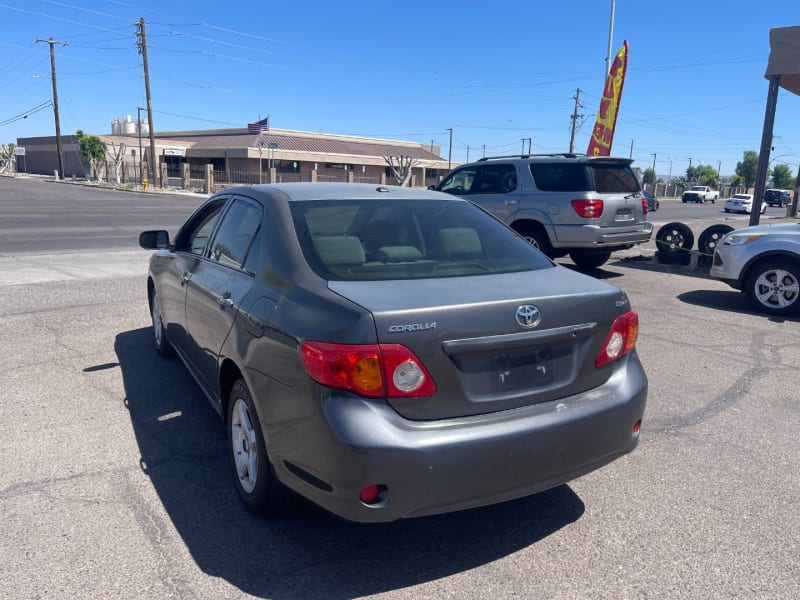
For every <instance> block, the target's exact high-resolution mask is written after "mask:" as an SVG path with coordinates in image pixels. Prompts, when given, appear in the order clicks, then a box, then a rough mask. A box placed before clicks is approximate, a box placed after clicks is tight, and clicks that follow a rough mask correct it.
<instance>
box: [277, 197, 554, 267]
mask: <svg viewBox="0 0 800 600" xmlns="http://www.w3.org/2000/svg"><path fill="white" fill-rule="evenodd" d="M290 207H291V211H292V218H293V220H294V226H295V229H296V231H297V237H298V239H299V240H300V246H301V248H302V251H303V255H304V256H305V259H306V261H307V262H308V264H309V266H310V267H311V268H312V269H313V270H314V271H315V272H316V273H317V274H318V275H320V276H321V277H323V278H325V279H328V280H340V281H341V280H347V281H370V280H387V279H427V278H441V277H460V276H467V275H486V274H494V273H516V272H522V271H532V270H538V269H546V268H552V267H553V263H552V262H551V261H550V260H549V259H547V258H546V257H545V256H544V255H543V254H541V253H540V252H539V251H538V250H536V249H535V248H533V246H531V245H530V244H529V243H528V242H526V241H525V240H523V239H522V238H521V237H519V236H518V235H516V234H515V233H514V232H513V231H511V230H510V229H508V228H507V227H506V226H505V225H503V224H502V223H500V222H499V221H497V220H496V219H494V217H491V216H490V215H488V214H487V213H485V212H484V211H483V210H481V209H480V208H478V207H476V206H475V205H473V204H472V203H470V202H462V201H457V200H342V201H335V202H332V201H329V200H324V201H300V202H292V203H290Z"/></svg>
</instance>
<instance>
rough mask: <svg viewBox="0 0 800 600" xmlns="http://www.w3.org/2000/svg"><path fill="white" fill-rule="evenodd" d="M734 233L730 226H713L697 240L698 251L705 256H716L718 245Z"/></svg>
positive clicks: (704, 231)
mask: <svg viewBox="0 0 800 600" xmlns="http://www.w3.org/2000/svg"><path fill="white" fill-rule="evenodd" d="M731 231H733V227H731V226H730V225H721V224H720V225H712V226H711V227H707V228H706V229H704V230H703V232H702V233H701V234H700V237H698V238H697V249H698V250H700V252H702V253H703V254H714V249H715V248H716V247H717V244H718V243H719V241H720V240H721V239H722V237H723V236H724V235H725V234H726V233H729V232H731Z"/></svg>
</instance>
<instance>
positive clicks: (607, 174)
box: [592, 164, 639, 194]
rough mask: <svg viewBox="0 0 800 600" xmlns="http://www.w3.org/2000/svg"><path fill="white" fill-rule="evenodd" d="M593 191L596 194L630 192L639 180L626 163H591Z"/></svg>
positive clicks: (637, 187) (637, 188)
mask: <svg viewBox="0 0 800 600" xmlns="http://www.w3.org/2000/svg"><path fill="white" fill-rule="evenodd" d="M592 171H593V172H594V185H595V191H596V192H597V193H598V194H632V193H633V192H638V191H639V182H638V181H637V180H636V176H635V175H634V174H633V171H632V170H631V169H630V167H628V166H627V165H603V164H593V165H592Z"/></svg>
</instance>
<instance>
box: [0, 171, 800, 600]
mask: <svg viewBox="0 0 800 600" xmlns="http://www.w3.org/2000/svg"><path fill="white" fill-rule="evenodd" d="M33 183H36V185H37V186H38V187H36V188H34V189H36V190H38V189H44V190H46V192H47V193H46V195H45V196H40V194H39V193H38V192H37V193H34V192H29V191H27V190H29V189H30V186H31V185H32V184H33ZM76 189H77V190H78V192H77V196H76V199H77V198H82V199H83V203H80V202H73V201H69V202H68V201H66V200H65V201H64V206H69V207H70V209H69V210H70V213H69V215H66V214H63V215H61V218H58V217H59V206H60V205H59V203H58V202H56V201H55V199H57V198H60V194H61V193H62V192H63V193H65V194H66V193H69V194H73V193H76ZM115 194H116V195H119V194H121V193H120V192H108V191H101V190H93V189H87V188H76V187H72V186H56V185H53V184H45V183H41V182H21V181H12V180H8V179H6V178H0V204H2V208H3V214H4V219H3V221H0V277H1V278H0V299H2V303H0V341H2V343H3V347H4V348H6V349H7V350H6V352H5V353H4V354H3V356H2V358H0V368H1V369H2V381H3V384H2V386H0V452H2V455H3V462H2V469H0V529H1V530H2V531H3V532H4V536H3V538H4V544H3V545H2V547H0V572H2V574H3V586H2V592H0V597H9V598H29V597H48V598H50V597H52V598H61V597H64V598H67V597H69V598H76V597H77V598H95V597H166V596H169V595H172V596H175V597H180V598H186V597H202V598H207V597H213V598H236V597H242V596H248V595H252V596H256V597H270V598H299V597H303V598H314V597H319V598H323V597H324V598H331V597H333V598H337V597H338V598H343V597H359V596H377V597H387V598H420V597H431V598H433V597H437V598H438V597H459V598H476V597H485V596H490V597H511V596H515V595H516V596H517V597H547V598H585V597H606V598H626V597H627V598H637V597H643V596H647V597H655V598H659V597H663V598H667V597H668V598H674V597H687V598H689V597H691V598H696V597H719V598H728V597H736V596H738V597H771V598H792V597H797V595H798V593H800V569H798V566H797V560H796V556H797V554H798V550H800V549H798V541H797V540H798V539H800V518H798V515H797V511H796V498H797V497H798V493H800V478H799V477H798V471H797V466H796V462H797V456H798V450H800V448H799V447H800V442H798V441H797V440H798V435H797V432H798V430H799V429H800V410H798V403H797V395H796V392H795V389H794V388H795V387H796V385H795V381H796V372H797V371H796V369H797V362H798V359H797V355H798V352H797V341H796V340H797V335H798V333H800V323H798V321H796V320H778V319H774V318H770V317H767V316H764V315H760V314H756V313H754V312H752V311H751V310H750V309H749V307H748V305H747V303H746V300H745V299H744V298H743V297H742V295H741V294H740V293H739V292H736V291H735V290H732V289H730V288H728V287H727V286H726V285H725V284H723V283H721V282H718V281H714V280H711V279H708V278H706V277H704V276H702V275H701V273H699V272H696V271H690V270H688V269H684V268H680V267H666V266H659V265H655V264H654V263H653V262H652V261H649V260H637V258H636V255H635V254H631V255H630V256H629V257H628V258H625V259H622V260H614V259H612V260H611V261H610V262H609V263H608V264H607V265H605V266H604V267H603V268H602V269H599V270H597V271H596V272H595V275H597V276H598V277H603V278H606V279H608V280H609V281H611V282H613V283H615V284H617V285H620V286H622V287H624V288H625V289H626V290H627V291H628V293H629V295H630V297H631V302H632V305H633V308H634V309H635V310H637V311H638V312H639V315H640V319H641V331H640V337H639V342H638V346H637V347H638V352H639V354H640V356H641V359H642V362H643V364H644V366H645V369H646V371H647V374H648V377H649V379H650V391H649V398H648V406H647V410H646V413H645V420H644V425H643V429H642V438H641V442H640V445H639V447H638V448H637V449H636V450H635V451H634V452H633V453H632V454H631V455H629V456H626V457H624V458H622V459H620V460H619V461H616V462H615V463H612V464H611V465H609V466H607V467H605V468H603V469H601V470H599V471H597V472H595V473H592V474H590V475H588V476H586V477H583V478H581V479H578V480H576V481H573V482H571V483H570V484H568V485H565V486H561V487H559V488H556V489H555V490H551V491H549V492H546V493H544V494H541V495H539V496H534V497H531V498H527V499H523V500H518V501H515V502H511V503H507V504H502V505H497V506H493V507H489V508H483V509H477V510H472V511H466V512H462V513H456V514H452V515H446V516H441V517H428V518H423V519H418V520H411V521H401V522H398V523H392V524H388V525H369V526H364V525H352V524H348V523H344V522H342V521H339V520H336V519H334V518H332V517H330V516H328V515H326V514H324V513H322V512H320V511H319V510H317V509H314V508H311V507H309V506H305V505H301V506H300V507H298V508H297V509H296V510H294V511H293V512H292V513H291V514H290V515H288V516H287V517H285V518H282V519H279V520H276V521H268V520H263V519H258V518H254V517H252V516H250V515H249V514H247V513H246V512H245V511H244V510H243V509H242V507H241V505H240V503H239V501H238V499H237V497H236V492H235V490H234V489H233V486H232V485H231V484H230V481H229V480H228V478H229V477H230V474H229V468H228V466H227V464H226V462H225V461H226V455H225V438H224V429H223V427H222V425H221V423H220V421H219V419H218V417H217V416H216V414H215V413H214V411H213V409H211V407H210V406H209V405H208V403H207V402H206V401H205V399H204V398H203V397H202V395H201V393H200V392H199V390H198V388H197V387H196V386H195V384H194V383H193V381H192V380H191V379H190V378H189V376H188V375H187V374H186V371H185V370H184V369H182V368H180V365H179V364H177V363H175V362H170V361H165V360H164V359H162V358H160V357H158V356H157V355H156V353H155V352H154V351H153V350H152V347H151V338H150V335H151V332H150V329H149V317H148V314H147V306H146V298H145V296H144V288H143V277H144V275H145V272H146V259H147V256H148V253H146V252H143V251H139V250H136V248H135V235H134V233H135V232H136V228H137V227H138V228H140V229H145V228H154V227H157V226H159V225H161V223H159V219H158V214H160V212H159V211H161V210H167V211H168V213H169V214H168V215H167V217H166V218H165V219H164V223H163V224H164V225H165V226H166V227H167V229H170V228H171V227H173V225H174V224H176V223H178V222H181V221H182V220H183V218H185V216H186V215H187V214H188V212H190V211H191V209H192V208H193V206H194V205H196V204H197V203H198V202H199V199H197V198H188V199H187V198H181V197H175V198H173V197H169V196H156V195H146V196H145V195H141V194H124V201H123V202H120V204H114V203H115V202H118V201H117V196H116V195H115ZM109 195H111V196H110V197H109ZM23 196H24V198H25V201H24V203H23V202H21V201H19V198H22V197H23ZM45 204H46V206H45ZM666 204H667V202H662V209H661V210H660V211H659V212H658V213H657V214H656V215H655V216H656V217H658V219H659V220H664V222H666V221H667V220H669V221H671V220H678V221H680V220H684V219H683V218H674V219H673V218H672V216H673V215H671V214H670V213H668V212H666V211H669V210H670V207H669V206H667V208H666V209H665V205H666ZM104 206H105V207H111V206H118V211H114V210H111V209H110V208H108V213H107V214H106V215H105V216H103V217H102V219H100V218H98V217H97V215H96V214H94V212H93V211H95V210H96V209H98V207H99V208H102V207H104ZM81 207H83V209H82V208H81ZM711 208H712V205H697V206H695V205H692V206H690V207H689V208H688V210H689V211H691V210H692V209H696V210H697V211H699V210H706V209H708V210H711ZM714 208H715V209H716V211H717V212H720V211H719V209H720V207H719V205H716V206H714ZM80 210H84V211H87V212H89V213H90V214H88V215H85V218H86V219H87V220H92V219H97V221H96V222H94V225H93V228H91V229H89V230H87V231H85V232H82V233H81V235H80V236H79V239H73V237H71V236H69V235H66V234H65V235H62V237H61V238H60V241H59V242H58V244H56V243H55V242H53V241H46V240H53V236H51V235H50V234H51V233H52V232H53V231H57V230H58V227H59V223H61V222H64V221H65V220H66V219H67V218H69V219H74V223H75V225H74V227H75V230H76V232H79V231H80V230H81V226H80V223H81V219H80V218H79V216H78V215H75V211H80ZM772 211H775V212H777V211H779V209H777V208H775V209H769V210H768V213H767V216H769V215H770V213H771V212H772ZM23 213H25V214H28V215H34V214H36V215H38V217H37V218H33V217H32V216H29V217H26V216H25V214H23ZM173 213H174V218H173V216H172V215H173ZM715 214H716V213H715ZM665 217H666V218H665ZM709 224H710V223H709ZM744 224H746V218H745V219H742V223H741V225H744ZM741 225H739V224H737V225H735V226H737V227H738V226H741ZM657 227H658V225H656V228H657ZM20 229H25V230H26V231H27V233H25V235H24V236H22V235H21V234H20V233H19V230H20ZM115 231H116V232H117V235H116V236H115V234H114V232H115ZM23 238H24V239H23ZM93 238H95V239H93ZM121 238H124V239H122V241H116V240H120V239H121ZM37 239H38V240H45V242H43V243H46V244H48V245H49V246H48V247H46V248H38V247H37V246H36V243H35V242H36V240H37ZM109 240H115V241H114V242H113V243H111V242H109ZM125 240H127V241H125ZM50 245H51V246H50ZM57 246H60V247H57ZM643 253H644V252H643ZM34 255H37V256H36V258H33V256H34ZM26 261H27V263H26ZM32 261H33V262H35V263H36V268H37V269H39V271H36V270H34V269H32V268H30V267H31V264H30V263H31V262H32ZM566 262H567V263H568V262H569V261H566ZM565 264H566V263H565ZM103 265H105V267H103ZM109 265H116V266H115V268H114V269H111V270H109V271H104V272H103V273H102V274H100V273H98V271H99V270H100V269H101V268H107V267H108V266H109ZM37 273H38V274H37Z"/></svg>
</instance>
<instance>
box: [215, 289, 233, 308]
mask: <svg viewBox="0 0 800 600" xmlns="http://www.w3.org/2000/svg"><path fill="white" fill-rule="evenodd" d="M217 302H218V303H219V305H220V306H221V307H222V308H233V298H231V293H230V292H225V293H224V294H222V296H217Z"/></svg>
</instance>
